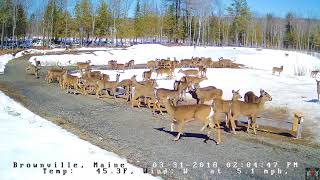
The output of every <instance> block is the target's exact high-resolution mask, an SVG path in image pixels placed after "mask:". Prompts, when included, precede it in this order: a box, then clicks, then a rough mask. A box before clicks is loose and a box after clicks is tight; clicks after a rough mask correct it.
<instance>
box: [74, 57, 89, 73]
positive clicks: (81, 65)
mask: <svg viewBox="0 0 320 180" xmlns="http://www.w3.org/2000/svg"><path fill="white" fill-rule="evenodd" d="M90 63H91V61H90V60H88V61H86V62H77V68H78V70H79V71H80V73H81V75H82V73H83V70H84V71H88V70H90Z"/></svg>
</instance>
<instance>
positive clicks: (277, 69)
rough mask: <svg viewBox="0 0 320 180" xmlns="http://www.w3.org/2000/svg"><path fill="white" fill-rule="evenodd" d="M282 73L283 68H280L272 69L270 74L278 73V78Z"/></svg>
mask: <svg viewBox="0 0 320 180" xmlns="http://www.w3.org/2000/svg"><path fill="white" fill-rule="evenodd" d="M282 71H283V66H281V67H273V68H272V74H273V75H274V74H275V73H276V72H278V73H279V76H280V73H282Z"/></svg>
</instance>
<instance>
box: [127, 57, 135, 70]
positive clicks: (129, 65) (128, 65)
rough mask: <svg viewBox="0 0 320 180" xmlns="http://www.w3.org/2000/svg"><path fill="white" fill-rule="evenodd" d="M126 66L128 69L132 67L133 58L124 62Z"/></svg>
mask: <svg viewBox="0 0 320 180" xmlns="http://www.w3.org/2000/svg"><path fill="white" fill-rule="evenodd" d="M126 66H127V67H128V69H134V60H133V59H132V60H130V61H129V62H127V63H126Z"/></svg>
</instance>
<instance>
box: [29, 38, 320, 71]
mask: <svg viewBox="0 0 320 180" xmlns="http://www.w3.org/2000/svg"><path fill="white" fill-rule="evenodd" d="M85 49H86V48H82V50H85ZM94 49H95V48H93V49H92V48H90V50H94ZM103 49H105V50H103ZM96 50H99V51H94V52H92V53H80V54H77V55H75V54H64V55H44V56H39V57H37V56H34V57H31V58H30V60H31V62H33V61H32V60H33V59H34V58H37V60H40V61H42V64H43V65H55V64H57V62H59V64H60V65H70V64H76V63H77V62H84V61H87V60H91V62H92V64H94V65H105V64H107V63H108V61H109V60H117V61H118V62H119V63H125V62H128V61H129V60H131V59H134V60H135V63H136V64H139V63H146V62H147V61H149V60H154V59H155V58H167V57H170V58H171V59H173V58H174V57H176V58H177V59H178V60H180V59H185V58H191V57H192V56H193V57H211V58H212V59H213V60H218V58H219V57H224V58H232V59H235V60H236V62H237V63H240V64H244V65H247V66H248V67H252V68H256V69H262V70H271V69H272V67H273V66H278V67H279V66H281V65H284V73H286V74H291V75H293V74H294V69H295V68H304V69H306V71H307V73H308V74H309V71H310V70H313V69H314V68H315V67H318V68H320V65H319V60H318V59H317V58H315V57H312V56H309V55H307V54H303V53H298V52H292V51H283V50H269V49H262V50H260V51H257V49H255V48H240V47H237V48H234V47H196V48H194V47H191V46H176V47H167V46H162V45H158V44H141V45H135V46H131V47H129V48H126V49H123V48H121V49H119V48H98V49H96ZM285 53H288V54H289V55H288V56H286V55H285Z"/></svg>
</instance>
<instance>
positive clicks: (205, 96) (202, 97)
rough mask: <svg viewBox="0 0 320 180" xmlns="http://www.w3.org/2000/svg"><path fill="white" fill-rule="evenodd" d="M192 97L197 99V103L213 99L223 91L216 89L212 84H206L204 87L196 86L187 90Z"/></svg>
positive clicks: (220, 95)
mask: <svg viewBox="0 0 320 180" xmlns="http://www.w3.org/2000/svg"><path fill="white" fill-rule="evenodd" d="M189 93H190V94H191V96H192V98H194V99H196V100H197V104H199V103H200V104H203V103H204V102H205V101H211V100H214V99H215V98H216V97H220V98H221V97H222V94H223V91H222V90H221V89H217V88H216V87H214V86H208V87H204V88H197V89H194V90H189Z"/></svg>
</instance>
